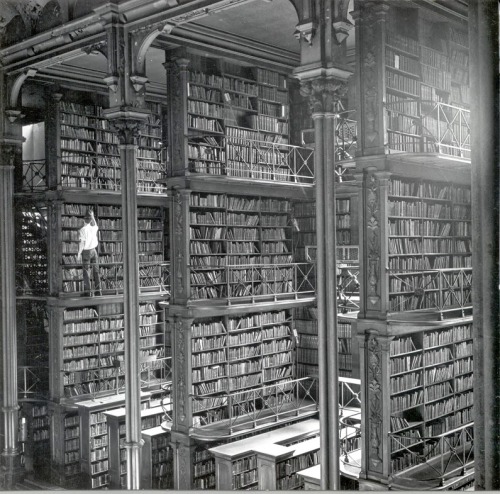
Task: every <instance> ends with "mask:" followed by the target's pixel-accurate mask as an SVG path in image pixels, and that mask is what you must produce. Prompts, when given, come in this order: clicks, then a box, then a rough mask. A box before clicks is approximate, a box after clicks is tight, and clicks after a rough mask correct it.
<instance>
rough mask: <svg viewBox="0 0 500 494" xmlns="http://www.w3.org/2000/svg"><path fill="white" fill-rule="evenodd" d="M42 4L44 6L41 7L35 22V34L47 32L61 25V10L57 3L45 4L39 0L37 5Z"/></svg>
mask: <svg viewBox="0 0 500 494" xmlns="http://www.w3.org/2000/svg"><path fill="white" fill-rule="evenodd" d="M43 3H45V5H43V7H41V9H40V11H39V13H38V16H37V19H36V21H35V33H42V32H44V31H48V30H49V29H52V28H53V27H56V26H59V25H61V24H62V23H63V19H62V10H61V6H60V5H59V2H57V1H56V0H46V2H40V0H39V5H40V4H43Z"/></svg>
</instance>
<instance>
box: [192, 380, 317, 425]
mask: <svg viewBox="0 0 500 494" xmlns="http://www.w3.org/2000/svg"><path fill="white" fill-rule="evenodd" d="M315 382H316V378H313V377H303V378H299V379H289V380H283V381H281V382H278V383H274V384H267V385H263V386H260V387H257V388H251V389H245V390H237V391H232V392H230V391H226V392H221V393H218V394H216V395H204V396H200V395H194V394H191V395H190V398H191V401H192V408H193V412H194V413H198V412H202V411H205V410H207V411H208V410H209V408H210V406H208V405H209V404H212V405H213V403H214V400H217V405H219V406H220V407H223V408H224V414H223V415H222V416H220V417H218V419H219V420H221V421H223V427H224V429H226V430H228V431H229V432H230V433H231V432H233V430H234V428H235V427H238V428H245V427H251V428H255V427H257V426H258V425H259V424H263V423H267V422H269V421H270V420H275V421H278V420H280V419H282V418H284V417H289V416H290V414H292V415H294V416H299V415H301V414H303V413H307V412H315V411H317V410H318V403H317V401H316V399H315V398H314V392H313V389H314V384H315ZM213 423H214V422H213V421H210V419H203V418H201V419H200V421H198V422H195V423H194V424H193V428H194V429H203V428H205V427H208V426H210V425H212V424H213Z"/></svg>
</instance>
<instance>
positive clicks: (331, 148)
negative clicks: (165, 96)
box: [301, 70, 350, 490]
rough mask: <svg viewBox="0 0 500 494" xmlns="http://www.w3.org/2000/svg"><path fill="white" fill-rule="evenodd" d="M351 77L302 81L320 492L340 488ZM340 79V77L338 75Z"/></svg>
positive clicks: (340, 73) (329, 77) (343, 74)
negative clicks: (345, 140) (312, 236)
mask: <svg viewBox="0 0 500 494" xmlns="http://www.w3.org/2000/svg"><path fill="white" fill-rule="evenodd" d="M349 75H350V74H348V73H346V72H345V73H342V72H341V71H339V70H336V71H335V74H332V75H330V76H322V77H317V78H310V79H306V78H304V79H303V80H301V84H302V85H301V94H302V95H303V96H307V97H308V98H309V103H310V106H311V110H312V117H313V120H314V139H315V154H314V168H315V176H316V238H317V286H316V300H317V306H318V367H319V414H320V422H321V431H320V443H321V449H320V458H321V489H322V490H339V488H340V468H339V462H338V456H339V454H340V446H339V420H338V361H337V355H338V353H337V345H338V342H337V307H336V303H337V301H336V288H337V251H336V245H335V243H336V238H335V237H336V235H335V145H336V142H335V113H334V112H333V110H334V109H336V107H337V104H338V101H339V100H340V98H341V97H342V96H343V95H344V94H345V92H346V91H347V84H346V81H347V78H348V77H349ZM340 76H342V77H340Z"/></svg>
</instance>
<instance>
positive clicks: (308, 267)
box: [190, 263, 316, 303]
mask: <svg viewBox="0 0 500 494" xmlns="http://www.w3.org/2000/svg"><path fill="white" fill-rule="evenodd" d="M315 269H316V267H315V264H314V263H288V264H287V263H285V264H272V265H271V264H241V265H240V264H234V265H227V266H217V267H215V266H214V267H213V270H210V267H205V268H203V269H201V268H196V267H193V266H191V267H190V279H191V301H197V300H205V299H221V298H224V299H227V301H228V303H248V299H251V301H252V302H253V301H254V300H262V299H263V298H273V299H275V300H279V299H290V298H295V297H296V296H298V295H299V294H301V295H308V294H309V295H311V296H312V295H314V293H315V281H314V280H315V277H316V275H315Z"/></svg>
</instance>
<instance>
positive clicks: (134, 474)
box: [119, 127, 143, 489]
mask: <svg viewBox="0 0 500 494" xmlns="http://www.w3.org/2000/svg"><path fill="white" fill-rule="evenodd" d="M135 128H137V127H135ZM134 134H135V133H128V132H122V138H121V139H120V140H121V143H120V146H119V148H120V157H121V170H122V221H123V240H124V241H123V274H124V316H125V362H126V365H125V410H126V414H127V420H126V422H125V432H126V442H125V447H126V449H127V469H128V475H127V489H139V486H140V468H141V456H140V453H141V447H142V444H143V441H142V438H141V399H140V369H139V347H140V343H139V264H138V262H137V259H138V243H137V185H136V184H137V180H136V178H137V168H136V155H137V144H136V137H137V135H136V134H135V135H134Z"/></svg>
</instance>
